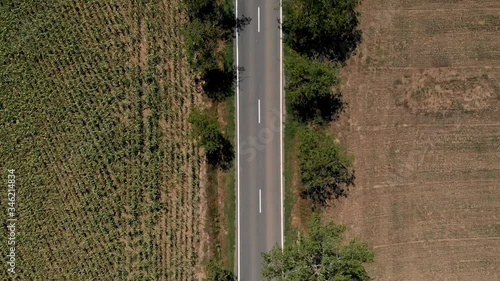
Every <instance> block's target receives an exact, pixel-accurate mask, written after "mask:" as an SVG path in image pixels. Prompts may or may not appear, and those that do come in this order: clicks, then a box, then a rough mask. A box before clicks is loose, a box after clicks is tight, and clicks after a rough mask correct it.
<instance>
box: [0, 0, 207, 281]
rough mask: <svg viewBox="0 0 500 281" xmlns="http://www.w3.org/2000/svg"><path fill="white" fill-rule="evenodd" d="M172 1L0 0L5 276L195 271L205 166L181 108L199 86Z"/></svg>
mask: <svg viewBox="0 0 500 281" xmlns="http://www.w3.org/2000/svg"><path fill="white" fill-rule="evenodd" d="M179 2H180V1H179V0H173V1H172V0H164V1H161V0H124V1H96V0H93V1H92V0H91V1H82V0H70V1H62V0H54V1H33V0H32V1H28V0H19V1H1V4H0V40H1V42H0V89H1V93H0V120H1V122H0V138H1V139H0V143H1V148H2V153H1V163H2V164H1V165H0V166H1V168H2V170H1V177H2V182H7V169H15V170H16V172H15V174H16V184H17V186H16V189H17V196H16V211H17V219H18V221H17V224H16V235H17V236H16V280H193V279H199V278H200V277H201V276H200V274H201V273H202V272H203V270H202V264H203V260H204V258H205V257H204V255H205V253H206V252H207V250H206V249H207V245H206V244H205V243H204V242H203V241H204V240H203V237H204V235H205V234H204V233H205V232H204V226H203V223H200V221H203V220H200V218H201V217H203V216H204V215H205V214H204V212H205V211H204V208H203V206H204V204H205V202H203V201H204V200H203V198H204V196H203V186H204V184H203V180H202V179H203V178H204V173H205V170H206V169H205V159H204V156H203V154H202V153H201V152H200V150H199V149H198V148H197V146H196V145H195V144H194V143H193V139H192V137H191V127H190V125H189V123H188V121H187V116H188V115H189V111H190V108H191V107H192V106H193V105H198V104H201V103H202V96H201V93H200V92H201V91H200V89H199V86H197V85H196V84H195V82H194V81H195V79H194V77H193V74H191V72H190V70H189V67H188V63H187V58H186V55H185V52H184V51H183V50H184V47H183V38H182V29H181V27H182V26H183V23H184V22H185V16H184V14H183V11H182V9H181V7H180V4H179ZM4 190H5V192H2V193H0V196H1V197H0V198H1V200H2V202H7V201H6V200H7V199H6V197H7V188H5V189H4ZM2 204H4V203H2ZM2 206H4V205H2ZM0 221H2V222H5V221H6V213H5V211H2V212H0ZM7 235H8V233H7V230H6V229H5V227H3V228H2V233H1V234H0V245H2V247H4V245H7V239H6V237H7ZM5 247H6V246H5ZM2 249H3V248H2ZM3 252H5V251H3V250H2V253H3ZM4 264H5V263H4ZM4 267H6V266H4ZM8 277H9V275H8V272H7V270H6V268H5V270H0V279H2V280H6V279H7V278H8Z"/></svg>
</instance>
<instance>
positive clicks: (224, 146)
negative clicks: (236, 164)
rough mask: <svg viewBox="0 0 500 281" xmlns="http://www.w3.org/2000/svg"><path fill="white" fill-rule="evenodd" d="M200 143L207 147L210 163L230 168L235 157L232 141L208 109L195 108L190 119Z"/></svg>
mask: <svg viewBox="0 0 500 281" xmlns="http://www.w3.org/2000/svg"><path fill="white" fill-rule="evenodd" d="M188 121H189V122H190V123H191V124H192V125H193V133H194V135H195V137H196V138H197V139H199V142H200V145H201V146H203V147H204V148H205V149H206V153H207V160H208V163H210V164H212V165H213V166H219V167H221V168H228V167H229V165H230V164H231V162H232V160H233V157H234V149H233V145H232V144H231V142H230V141H229V140H228V139H227V138H226V137H225V136H224V135H223V134H222V132H221V130H220V126H219V122H218V121H217V119H216V118H215V117H214V116H212V115H210V114H208V112H207V111H204V110H200V109H198V108H194V109H193V111H192V112H191V114H190V115H189V120H188Z"/></svg>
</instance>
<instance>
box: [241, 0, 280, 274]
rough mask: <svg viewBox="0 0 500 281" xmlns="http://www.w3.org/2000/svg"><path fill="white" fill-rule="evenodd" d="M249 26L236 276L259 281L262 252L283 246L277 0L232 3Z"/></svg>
mask: <svg viewBox="0 0 500 281" xmlns="http://www.w3.org/2000/svg"><path fill="white" fill-rule="evenodd" d="M236 1H238V2H237V15H238V17H241V15H245V16H249V17H250V18H252V21H251V23H250V24H249V25H248V26H246V27H245V29H244V30H243V31H242V32H240V35H239V36H238V40H237V45H238V47H237V64H238V65H239V66H241V67H244V69H245V70H244V71H242V72H240V73H239V81H240V82H239V91H238V93H237V96H238V97H237V126H238V127H237V129H238V144H237V145H238V153H237V154H238V155H237V162H238V194H237V197H238V241H237V243H238V249H237V252H238V259H237V266H238V273H237V274H238V277H239V280H243V281H257V280H261V268H262V258H261V253H262V252H266V251H268V250H270V249H271V248H272V247H273V246H274V245H276V244H279V245H281V244H282V237H283V232H282V227H283V222H282V209H283V208H282V178H281V175H282V167H281V163H282V161H281V159H282V139H281V136H282V126H281V124H282V118H281V116H282V115H281V112H282V111H281V110H280V109H281V106H282V98H281V97H282V93H281V91H280V90H281V85H282V80H281V79H280V78H281V71H280V70H281V55H280V54H281V49H280V48H281V41H280V35H281V34H280V29H279V23H278V19H279V18H280V7H279V4H280V2H279V0H236Z"/></svg>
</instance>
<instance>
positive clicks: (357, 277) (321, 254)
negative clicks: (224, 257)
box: [262, 216, 374, 281]
mask: <svg viewBox="0 0 500 281" xmlns="http://www.w3.org/2000/svg"><path fill="white" fill-rule="evenodd" d="M345 231H346V227H345V226H343V225H335V224H333V223H326V224H324V223H323V222H322V220H321V218H320V217H319V216H314V217H313V218H312V220H311V222H310V224H309V228H308V230H307V233H305V234H304V235H300V236H299V238H297V239H296V240H293V241H287V242H286V243H285V247H284V248H283V249H282V248H280V247H278V246H275V247H274V248H273V249H272V250H271V251H270V252H268V253H263V255H262V256H263V259H264V261H263V272H262V275H263V277H264V278H265V279H267V280H278V281H285V280H290V281H292V280H293V281H299V280H300V281H309V280H310V281H326V280H330V281H366V280H369V279H370V278H369V276H368V273H367V272H366V270H365V268H364V266H363V263H367V262H372V261H373V259H374V254H373V252H372V251H371V250H370V249H369V248H368V246H367V244H366V243H364V242H361V241H359V240H357V239H354V240H351V241H349V242H348V243H345V242H343V234H344V232H345Z"/></svg>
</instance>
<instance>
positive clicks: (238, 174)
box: [234, 0, 241, 276]
mask: <svg viewBox="0 0 500 281" xmlns="http://www.w3.org/2000/svg"><path fill="white" fill-rule="evenodd" d="M234 2H235V4H234V6H235V9H234V16H235V18H236V20H238V0H235V1H234ZM238 35H239V34H238V27H235V36H236V162H237V164H236V165H237V168H236V178H237V183H236V186H237V205H238V210H237V213H238V219H237V224H238V235H237V236H238V243H237V244H238V246H237V247H238V250H237V251H238V257H237V259H238V262H237V271H236V272H237V273H236V276H240V268H241V264H240V262H241V258H240V253H241V247H240V242H241V231H240V70H239V66H240V65H239V63H240V61H239V49H238Z"/></svg>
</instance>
